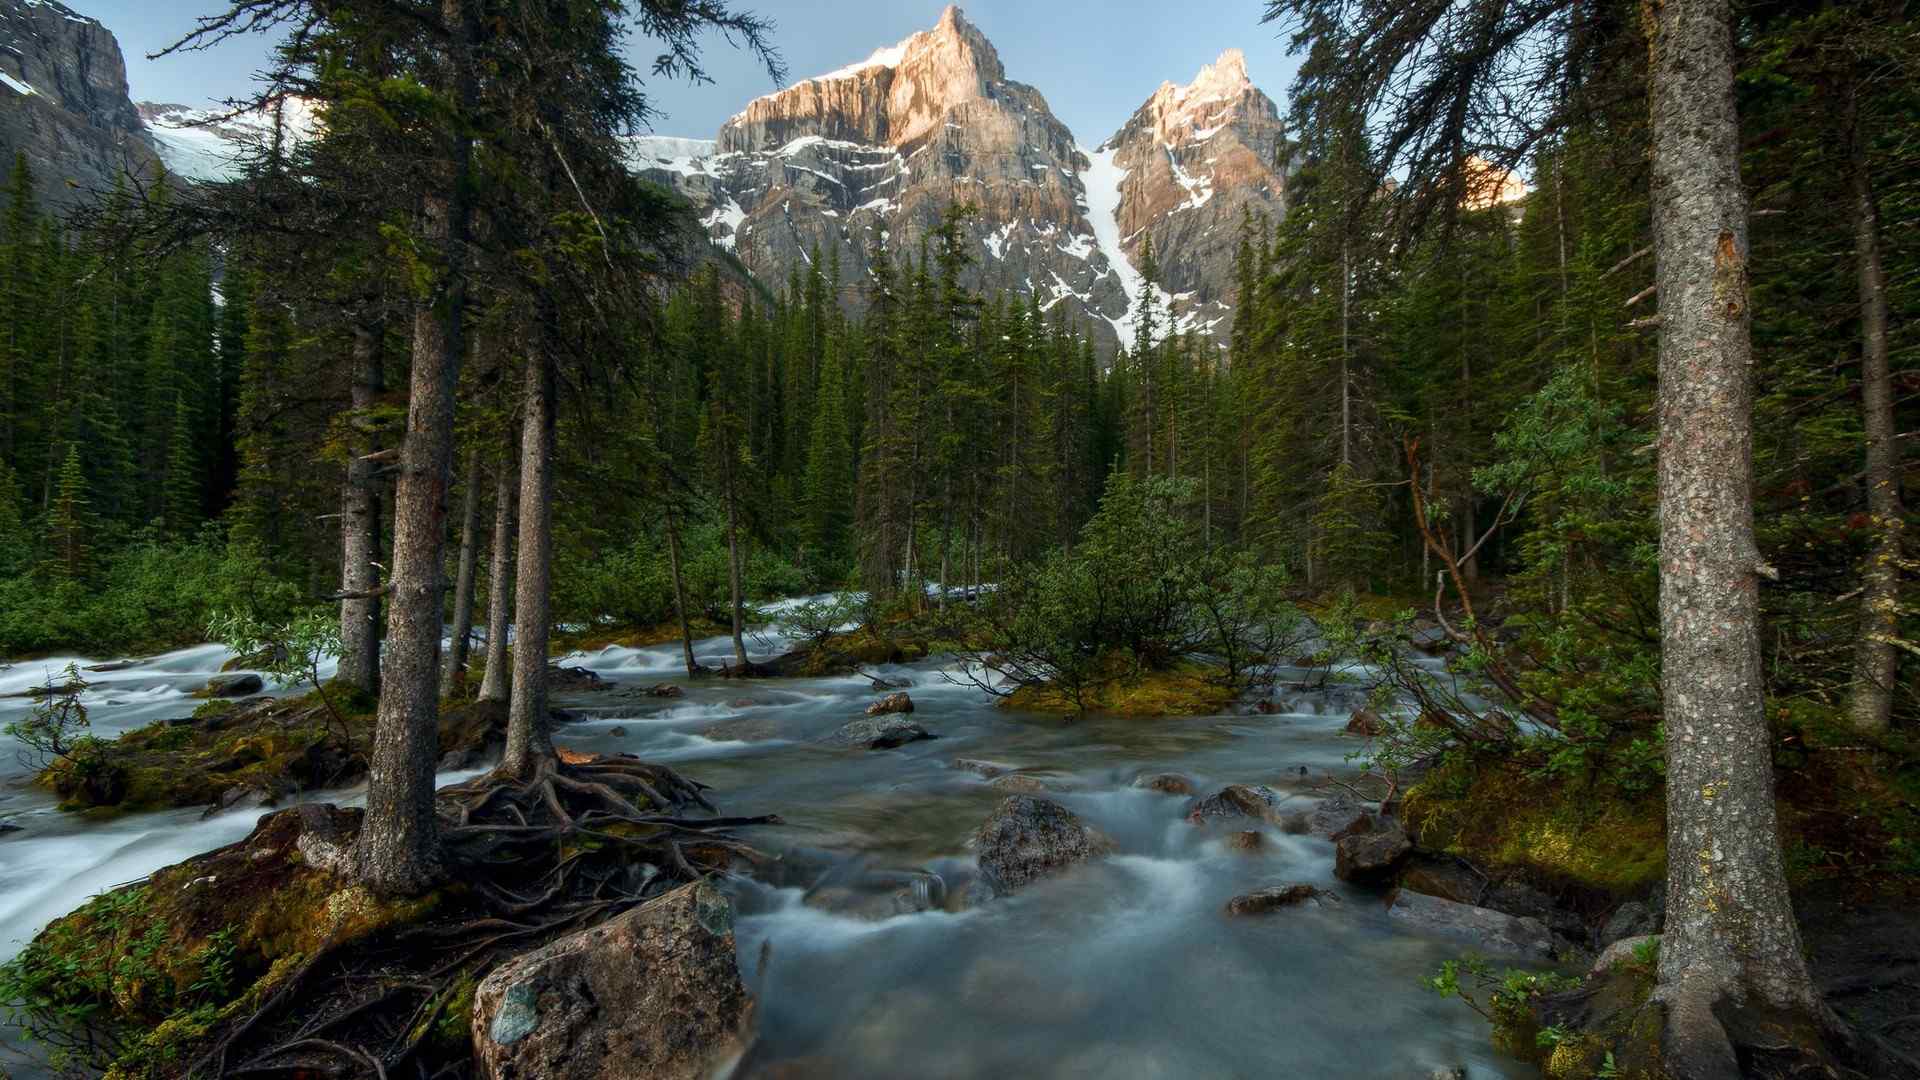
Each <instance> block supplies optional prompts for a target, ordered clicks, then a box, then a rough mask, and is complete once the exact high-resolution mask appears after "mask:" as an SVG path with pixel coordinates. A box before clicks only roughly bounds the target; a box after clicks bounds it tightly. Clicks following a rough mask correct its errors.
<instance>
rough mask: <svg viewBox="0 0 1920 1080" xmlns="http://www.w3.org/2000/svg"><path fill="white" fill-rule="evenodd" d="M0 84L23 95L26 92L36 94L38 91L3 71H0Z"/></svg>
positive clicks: (26, 93)
mask: <svg viewBox="0 0 1920 1080" xmlns="http://www.w3.org/2000/svg"><path fill="white" fill-rule="evenodd" d="M0 86H5V87H6V88H7V89H9V90H11V91H13V92H14V93H16V94H19V95H21V96H23V97H24V96H26V95H28V94H37V93H39V92H40V91H38V90H35V89H34V88H33V87H31V86H28V85H27V84H26V83H23V82H21V81H20V80H19V79H16V78H14V77H13V76H11V75H9V74H7V73H6V72H4V71H0Z"/></svg>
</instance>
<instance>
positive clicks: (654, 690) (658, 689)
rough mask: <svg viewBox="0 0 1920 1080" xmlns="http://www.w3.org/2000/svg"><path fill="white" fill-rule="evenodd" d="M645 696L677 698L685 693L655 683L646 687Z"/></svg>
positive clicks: (664, 684)
mask: <svg viewBox="0 0 1920 1080" xmlns="http://www.w3.org/2000/svg"><path fill="white" fill-rule="evenodd" d="M583 670H584V669H583ZM589 674H591V672H589ZM595 677H596V678H598V676H595ZM646 694H647V696H648V697H656V698H677V697H682V696H684V695H685V694H686V691H684V690H682V689H680V688H679V687H677V686H675V685H673V684H672V683H665V682H663V683H655V684H653V685H652V686H649V687H647V689H646Z"/></svg>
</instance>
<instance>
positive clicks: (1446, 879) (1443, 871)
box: [1400, 853, 1487, 904]
mask: <svg viewBox="0 0 1920 1080" xmlns="http://www.w3.org/2000/svg"><path fill="white" fill-rule="evenodd" d="M1400 887H1401V888H1403V889H1412V890H1413V891H1414V892H1417V893H1425V894H1427V895H1428V896H1437V897H1439V898H1441V899H1442V900H1452V901H1453V902H1454V903H1456V904H1478V903H1479V902H1480V897H1481V894H1483V893H1484V892H1486V888H1487V882H1486V879H1485V878H1483V877H1481V876H1480V875H1479V874H1476V873H1474V872H1473V871H1472V870H1471V869H1469V868H1468V867H1467V866H1466V864H1465V863H1463V862H1461V861H1459V860H1457V859H1452V858H1448V857H1446V856H1433V855H1427V854H1423V853H1416V854H1415V855H1414V857H1413V861H1412V862H1411V863H1410V864H1409V865H1408V866H1407V869H1406V871H1405V872H1404V873H1402V874H1401V875H1400Z"/></svg>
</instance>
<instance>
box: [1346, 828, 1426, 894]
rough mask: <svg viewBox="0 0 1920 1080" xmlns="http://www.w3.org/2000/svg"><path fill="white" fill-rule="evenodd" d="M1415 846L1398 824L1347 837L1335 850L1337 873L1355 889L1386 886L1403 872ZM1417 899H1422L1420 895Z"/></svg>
mask: <svg viewBox="0 0 1920 1080" xmlns="http://www.w3.org/2000/svg"><path fill="white" fill-rule="evenodd" d="M1412 850H1413V842H1412V841H1411V840H1408V839H1407V834H1406V832H1405V831H1404V830H1402V829H1401V828H1400V826H1399V825H1398V824H1395V823H1393V822H1387V823H1385V824H1383V825H1381V826H1379V827H1377V828H1374V829H1370V830H1368V831H1366V832H1357V833H1352V834H1350V835H1348V836H1346V837H1343V838H1342V839H1341V840H1340V841H1339V842H1338V843H1337V844H1335V845H1334V849H1333V873H1334V876H1335V877H1338V878H1339V879H1340V880H1341V881H1350V882H1352V883H1353V884H1355V885H1385V884H1387V883H1389V882H1391V881H1392V880H1393V877H1394V875H1395V874H1396V873H1398V872H1399V870H1400V863H1401V861H1402V860H1404V859H1405V858H1406V857H1407V853H1408V852H1409V851H1412ZM1414 895H1420V894H1418V893H1416V894H1414Z"/></svg>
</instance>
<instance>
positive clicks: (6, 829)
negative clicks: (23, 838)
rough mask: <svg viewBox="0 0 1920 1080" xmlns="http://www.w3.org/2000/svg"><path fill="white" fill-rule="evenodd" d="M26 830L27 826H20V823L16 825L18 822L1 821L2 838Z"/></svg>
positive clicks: (0, 834)
mask: <svg viewBox="0 0 1920 1080" xmlns="http://www.w3.org/2000/svg"><path fill="white" fill-rule="evenodd" d="M25 828H26V826H24V825H20V824H18V823H16V822H13V821H11V820H9V821H0V836H5V835H6V834H8V833H15V832H21V831H22V830H24V829H25Z"/></svg>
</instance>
